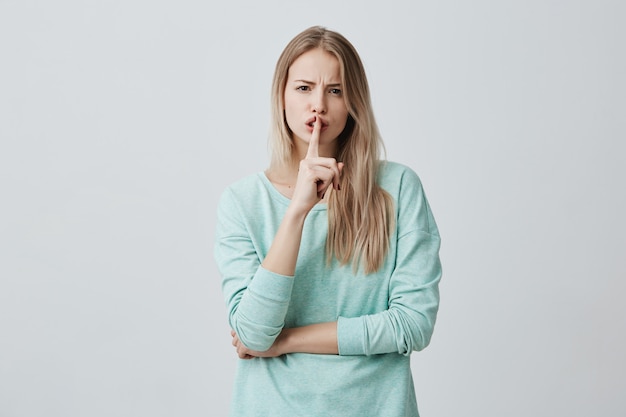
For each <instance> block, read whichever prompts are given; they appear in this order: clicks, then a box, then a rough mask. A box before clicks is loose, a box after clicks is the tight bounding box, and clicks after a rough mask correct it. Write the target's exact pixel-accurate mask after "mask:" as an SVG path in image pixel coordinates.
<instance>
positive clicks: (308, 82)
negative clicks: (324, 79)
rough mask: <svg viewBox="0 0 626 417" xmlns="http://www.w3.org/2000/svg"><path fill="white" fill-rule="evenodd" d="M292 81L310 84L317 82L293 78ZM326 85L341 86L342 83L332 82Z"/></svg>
mask: <svg viewBox="0 0 626 417" xmlns="http://www.w3.org/2000/svg"><path fill="white" fill-rule="evenodd" d="M292 82H294V83H303V84H309V85H315V83H314V82H313V81H307V80H293V81H292ZM326 86H327V87H340V86H341V83H332V84H327V85H326Z"/></svg>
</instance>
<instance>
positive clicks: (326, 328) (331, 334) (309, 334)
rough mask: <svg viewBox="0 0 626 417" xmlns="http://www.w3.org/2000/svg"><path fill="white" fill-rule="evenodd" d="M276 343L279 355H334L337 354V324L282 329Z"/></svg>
mask: <svg viewBox="0 0 626 417" xmlns="http://www.w3.org/2000/svg"><path fill="white" fill-rule="evenodd" d="M277 343H278V350H279V351H280V352H281V354H285V353H297V352H299V353H317V354H327V355H336V354H338V353H339V349H338V346H337V322H329V323H317V324H311V325H308V326H303V327H293V328H290V329H283V331H282V333H281V335H280V336H279V337H278V339H277Z"/></svg>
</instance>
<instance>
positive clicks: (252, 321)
mask: <svg viewBox="0 0 626 417" xmlns="http://www.w3.org/2000/svg"><path fill="white" fill-rule="evenodd" d="M237 197H238V196H235V194H234V193H233V192H232V190H230V189H227V190H226V191H225V192H224V193H223V195H222V197H221V199H220V202H219V205H218V222H217V227H216V240H215V259H216V261H217V265H218V269H219V271H220V273H221V275H222V277H223V280H222V290H223V293H224V296H225V298H226V304H227V307H228V318H229V323H230V326H231V328H232V329H234V330H235V332H237V335H238V336H239V338H240V340H241V341H242V342H243V344H244V345H245V346H247V347H248V348H250V349H254V350H259V351H264V350H267V349H269V348H270V347H271V346H272V344H273V343H274V340H275V339H276V337H277V336H278V335H279V334H280V331H281V330H282V328H283V326H284V323H285V315H286V314H287V309H288V307H289V300H290V297H291V291H292V287H293V277H287V276H283V275H279V274H275V273H272V272H270V271H268V270H266V269H264V268H263V267H262V266H261V261H262V259H260V257H259V256H260V253H261V251H260V248H259V247H258V246H257V245H255V243H256V242H254V241H253V238H252V234H251V233H250V231H249V227H250V225H248V224H246V223H247V222H251V221H252V222H255V223H256V222H264V221H266V219H264V218H255V217H252V218H250V217H244V216H243V215H242V214H241V211H240V207H241V202H240V201H238V199H237ZM252 227H254V225H252Z"/></svg>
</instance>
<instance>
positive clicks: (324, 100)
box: [284, 48, 348, 156]
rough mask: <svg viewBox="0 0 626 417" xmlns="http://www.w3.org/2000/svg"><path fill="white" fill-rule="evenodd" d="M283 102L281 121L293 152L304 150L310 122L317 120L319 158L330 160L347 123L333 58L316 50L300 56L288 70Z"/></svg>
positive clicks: (345, 109)
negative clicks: (293, 146)
mask: <svg viewBox="0 0 626 417" xmlns="http://www.w3.org/2000/svg"><path fill="white" fill-rule="evenodd" d="M284 100H285V101H284V103H285V118H286V120H287V125H288V126H289V129H291V131H292V132H293V140H294V142H295V145H296V149H305V150H306V147H307V146H308V142H309V139H310V138H311V134H312V133H313V122H314V121H315V119H316V118H319V119H321V121H322V131H321V134H320V154H322V155H323V156H331V155H332V154H333V153H334V149H335V139H337V137H338V136H339V134H340V133H341V132H342V131H343V129H344V127H345V126H346V122H347V120H348V109H347V108H346V103H345V101H344V97H343V86H342V85H341V76H340V70H339V61H338V60H337V58H335V56H334V55H332V54H330V53H328V52H326V51H324V50H322V49H319V48H317V49H312V50H310V51H308V52H305V53H303V54H302V55H300V56H299V57H298V58H297V59H296V60H295V61H294V62H293V64H291V67H289V72H288V74H287V84H286V85H285V97H284ZM324 153H325V154H326V155H324Z"/></svg>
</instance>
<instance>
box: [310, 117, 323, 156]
mask: <svg viewBox="0 0 626 417" xmlns="http://www.w3.org/2000/svg"><path fill="white" fill-rule="evenodd" d="M321 130H322V121H321V120H320V118H319V117H316V118H315V123H313V133H312V134H311V140H309V148H308V150H307V152H306V157H307V158H317V157H319V156H320V154H319V145H320V132H321Z"/></svg>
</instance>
